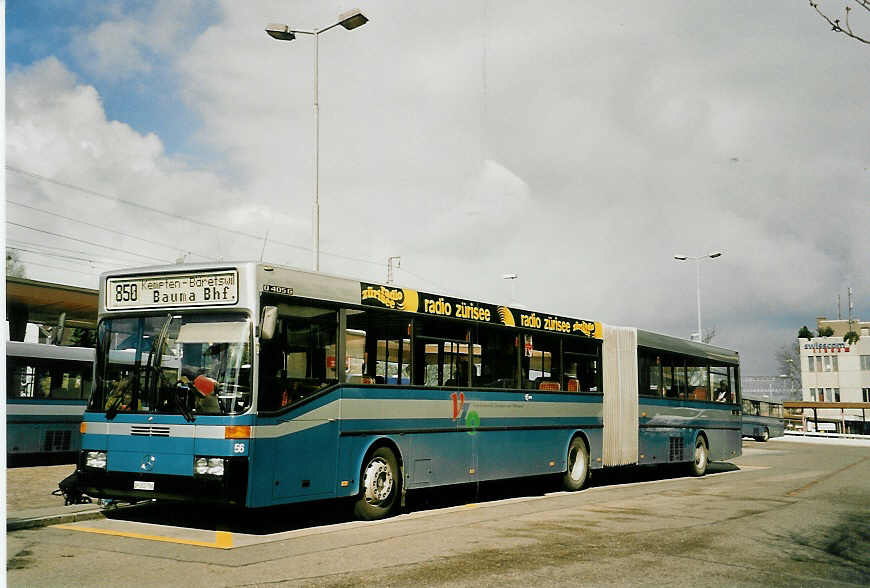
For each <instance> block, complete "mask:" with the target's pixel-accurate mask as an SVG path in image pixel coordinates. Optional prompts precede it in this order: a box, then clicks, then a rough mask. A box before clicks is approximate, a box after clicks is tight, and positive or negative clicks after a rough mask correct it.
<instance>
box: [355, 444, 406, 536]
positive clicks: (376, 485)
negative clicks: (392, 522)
mask: <svg viewBox="0 0 870 588" xmlns="http://www.w3.org/2000/svg"><path fill="white" fill-rule="evenodd" d="M359 479H360V493H359V497H358V498H357V501H356V503H355V505H354V509H353V511H354V514H355V515H356V516H357V517H359V518H361V519H363V520H365V521H373V520H376V519H382V518H384V517H386V516H388V515H389V514H390V513H391V512H393V510H394V509H395V508H396V505H397V504H398V502H399V501H398V496H399V491H400V490H401V484H402V479H401V477H400V476H399V464H398V461H397V460H396V456H395V455H394V454H393V452H392V450H390V448H389V447H379V448H377V449H376V450H375V451H373V452H372V453H371V454H370V455H369V456H368V457H367V458H366V459H365V461H364V462H363V467H362V471H361V473H360V478H359Z"/></svg>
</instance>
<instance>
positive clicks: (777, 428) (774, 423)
mask: <svg viewBox="0 0 870 588" xmlns="http://www.w3.org/2000/svg"><path fill="white" fill-rule="evenodd" d="M783 435H785V420H784V418H783V414H782V404H778V403H776V402H767V401H766V400H753V399H751V398H744V399H743V436H744V437H752V438H753V439H755V440H756V441H761V442H762V443H764V442H767V440H768V439H770V438H771V437H782V436H783Z"/></svg>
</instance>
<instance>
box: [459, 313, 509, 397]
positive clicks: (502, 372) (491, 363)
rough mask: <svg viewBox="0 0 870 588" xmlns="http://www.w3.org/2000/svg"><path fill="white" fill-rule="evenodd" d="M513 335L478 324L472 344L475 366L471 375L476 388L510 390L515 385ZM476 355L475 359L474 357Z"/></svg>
mask: <svg viewBox="0 0 870 588" xmlns="http://www.w3.org/2000/svg"><path fill="white" fill-rule="evenodd" d="M517 339H518V337H517V334H516V333H515V332H511V331H508V330H507V329H500V328H498V327H489V326H483V325H480V326H478V328H477V333H476V336H475V340H476V341H477V344H476V345H475V346H474V354H475V365H474V371H473V372H472V374H471V377H472V381H473V382H474V385H475V386H478V387H480V388H500V389H510V388H516V387H517V354H518V349H517ZM478 356H479V359H478Z"/></svg>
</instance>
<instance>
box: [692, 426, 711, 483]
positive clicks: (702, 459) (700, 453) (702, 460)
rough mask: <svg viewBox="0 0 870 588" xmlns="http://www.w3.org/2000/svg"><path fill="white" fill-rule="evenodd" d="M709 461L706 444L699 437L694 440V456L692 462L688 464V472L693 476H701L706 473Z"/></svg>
mask: <svg viewBox="0 0 870 588" xmlns="http://www.w3.org/2000/svg"><path fill="white" fill-rule="evenodd" d="M709 461H710V452H709V451H708V450H707V443H706V442H705V441H704V438H703V437H701V436H700V435H699V436H698V438H697V439H696V440H695V454H694V458H693V459H692V461H690V462H689V471H690V472H691V473H692V475H693V476H703V475H704V474H705V473H706V472H707V464H708V463H709Z"/></svg>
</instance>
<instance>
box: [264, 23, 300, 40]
mask: <svg viewBox="0 0 870 588" xmlns="http://www.w3.org/2000/svg"><path fill="white" fill-rule="evenodd" d="M266 32H267V33H268V34H269V36H270V37H272V38H273V39H278V40H279V41H292V40H293V39H295V38H296V34H295V33H294V32H293V31H291V30H290V26H289V25H285V24H270V25H268V26H267V27H266Z"/></svg>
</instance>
